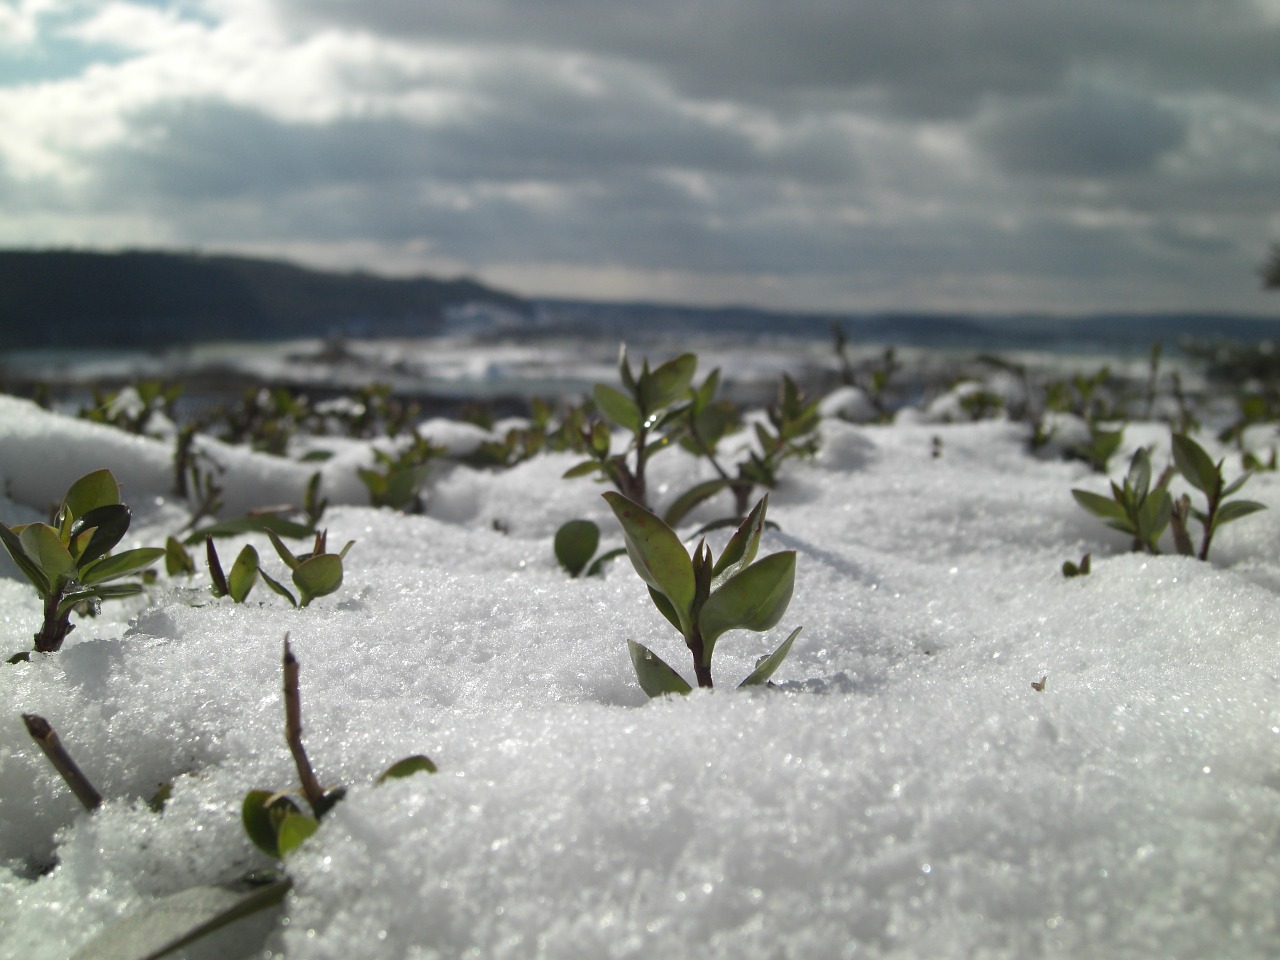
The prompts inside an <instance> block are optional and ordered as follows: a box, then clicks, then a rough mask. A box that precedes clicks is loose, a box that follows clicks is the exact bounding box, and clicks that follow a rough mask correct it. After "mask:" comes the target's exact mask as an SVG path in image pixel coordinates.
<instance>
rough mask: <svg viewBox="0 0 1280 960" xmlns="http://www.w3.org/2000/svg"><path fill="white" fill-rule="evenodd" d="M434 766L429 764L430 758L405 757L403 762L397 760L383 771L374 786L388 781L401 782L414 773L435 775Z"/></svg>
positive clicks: (417, 755)
mask: <svg viewBox="0 0 1280 960" xmlns="http://www.w3.org/2000/svg"><path fill="white" fill-rule="evenodd" d="M435 772H436V765H435V764H434V763H432V762H431V758H430V757H424V756H423V755H422V754H420V753H418V754H414V755H413V756H412V757H405V758H404V759H403V760H397V761H396V762H395V763H393V764H392V765H391V766H389V767H387V769H385V770H383V771H382V773H381V775H379V777H378V779H377V780H375V781H374V783H375V784H379V783H386V782H387V781H388V780H403V779H404V778H405V777H412V776H413V775H414V774H415V773H435Z"/></svg>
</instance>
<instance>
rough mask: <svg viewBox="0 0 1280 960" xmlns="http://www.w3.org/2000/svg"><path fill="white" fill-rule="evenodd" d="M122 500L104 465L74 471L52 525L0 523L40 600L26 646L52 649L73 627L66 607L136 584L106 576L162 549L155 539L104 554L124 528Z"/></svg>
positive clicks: (131, 570)
mask: <svg viewBox="0 0 1280 960" xmlns="http://www.w3.org/2000/svg"><path fill="white" fill-rule="evenodd" d="M129 521H130V513H129V508H128V507H127V506H126V505H125V504H123V503H121V502H120V485H119V484H118V483H117V482H116V478H115V477H114V476H113V475H112V473H111V471H110V470H97V471H94V472H93V473H89V474H86V475H85V476H83V477H81V478H80V479H79V480H77V481H76V482H75V483H73V484H72V485H71V486H70V488H68V490H67V493H66V495H65V496H64V497H63V499H62V504H61V506H59V507H58V510H57V513H56V514H55V515H54V518H53V523H52V525H50V524H47V523H27V524H20V525H19V526H16V527H8V526H5V525H4V524H3V523H0V541H2V542H3V543H4V546H5V549H6V550H8V551H9V555H10V556H11V557H13V562H14V563H15V564H17V566H18V569H19V570H21V571H22V573H23V575H24V576H25V577H26V578H27V579H28V580H30V581H31V583H32V585H34V586H35V588H36V590H37V591H38V592H39V593H40V596H41V597H42V598H43V600H44V623H43V625H42V626H41V628H40V632H39V633H37V634H36V635H35V646H34V650H35V652H37V653H52V652H54V651H56V650H58V649H60V648H61V647H62V643H63V641H64V640H65V639H66V637H67V634H69V633H70V632H71V631H72V630H74V629H75V626H74V625H73V624H72V623H71V614H72V612H73V611H75V610H77V608H79V609H82V610H90V611H91V610H93V609H94V608H95V607H96V606H97V605H98V604H99V603H101V602H102V601H103V600H111V599H116V598H119V597H129V596H133V595H134V594H137V593H141V592H142V585H141V584H140V583H113V582H111V581H115V580H121V579H123V578H125V577H128V576H131V575H133V574H136V573H141V572H142V571H143V570H145V569H146V568H147V567H149V566H151V565H152V564H153V563H155V562H156V561H157V560H159V559H160V558H161V557H163V556H164V554H165V551H164V550H163V549H161V548H158V547H140V548H138V549H135V550H126V551H124V552H123V553H118V554H114V555H112V554H111V549H112V548H113V547H114V546H115V545H116V544H118V543H119V542H120V541H121V540H122V539H124V535H125V533H126V532H128V529H129Z"/></svg>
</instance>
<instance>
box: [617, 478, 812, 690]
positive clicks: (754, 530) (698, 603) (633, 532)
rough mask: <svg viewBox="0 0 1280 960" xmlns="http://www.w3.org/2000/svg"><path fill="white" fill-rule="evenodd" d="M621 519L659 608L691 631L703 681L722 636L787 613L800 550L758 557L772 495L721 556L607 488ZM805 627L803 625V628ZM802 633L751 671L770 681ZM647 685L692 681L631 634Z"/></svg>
mask: <svg viewBox="0 0 1280 960" xmlns="http://www.w3.org/2000/svg"><path fill="white" fill-rule="evenodd" d="M604 497H605V500H606V501H607V502H608V503H609V506H610V507H611V508H612V510H613V512H614V514H615V516H617V518H618V522H619V523H620V524H621V525H622V532H623V538H624V540H625V542H626V547H627V554H628V556H630V558H631V562H632V565H633V566H634V567H635V569H636V572H637V573H638V574H639V575H640V578H641V579H642V580H644V582H645V583H646V584H647V585H648V587H649V596H650V598H651V599H652V600H653V603H654V605H655V606H656V607H657V608H658V610H659V612H660V613H662V615H663V616H664V617H666V619H667V620H668V621H669V622H670V623H671V625H672V626H674V627H675V628H676V629H677V630H678V631H679V632H680V634H681V636H683V637H684V640H685V645H686V646H687V647H688V648H689V650H690V652H691V653H692V654H693V658H694V672H695V674H696V676H697V680H698V685H699V686H701V687H710V686H712V681H711V659H712V654H713V652H714V650H715V645H716V642H717V641H718V640H719V638H720V637H721V636H722V635H723V634H725V633H726V632H728V631H729V630H753V631H757V632H764V631H766V630H770V629H772V628H773V627H774V626H776V625H777V624H778V622H779V621H780V620H781V619H782V615H783V614H784V613H785V612H786V608H787V605H788V604H789V603H790V601H791V594H792V591H793V590H794V588H795V559H796V558H795V551H791V550H787V551H782V552H780V553H774V554H770V555H769V556H767V557H764V558H763V559H761V560H758V561H757V560H756V559H755V558H756V553H757V552H758V550H759V546H760V536H761V534H762V533H763V531H764V526H765V513H766V511H767V509H768V497H765V498H763V499H761V500H760V502H759V503H757V504H756V506H755V508H754V509H753V510H752V511H751V512H750V514H748V516H747V518H746V519H745V520H744V521H743V522H742V524H741V525H740V526H739V527H738V529H737V531H736V532H735V533H734V534H733V536H732V537H731V538H730V540H729V543H728V544H727V545H726V546H725V549H724V551H723V553H721V555H720V558H719V559H718V560H716V559H714V558H713V557H712V554H711V550H710V548H709V547H708V546H707V545H706V543H705V541H704V542H700V543H699V544H698V546H697V547H696V548H695V549H694V551H693V555H692V556H690V555H689V553H688V552H687V551H686V550H685V547H684V544H683V543H681V541H680V538H679V537H678V536H677V535H676V533H675V532H674V531H673V530H672V529H671V528H670V527H668V526H667V525H666V524H665V523H664V522H663V521H662V520H661V519H660V518H659V517H657V516H656V515H655V514H653V513H651V512H650V511H648V510H646V509H645V508H644V507H642V506H640V505H639V504H637V503H634V502H632V501H630V500H628V499H627V498H625V497H623V496H621V495H620V494H617V493H606V494H604ZM798 632H799V631H796V633H798ZM795 635H796V634H795V633H792V635H791V636H790V637H788V638H787V640H786V641H785V642H784V643H783V644H782V646H780V647H779V648H778V650H777V651H775V652H774V654H773V655H771V656H770V657H766V658H765V659H764V660H763V661H761V664H760V665H758V666H757V670H756V671H755V672H754V673H753V674H752V675H751V677H748V681H750V683H753V684H754V683H763V682H765V681H766V680H767V679H768V677H769V676H770V675H771V674H772V673H773V671H774V670H776V669H777V667H778V665H779V664H780V663H781V662H782V660H783V658H784V657H785V656H786V655H787V652H788V651H789V650H790V649H791V643H792V642H793V641H794V639H795ZM628 643H629V649H630V651H631V661H632V664H633V665H634V666H635V669H636V676H637V677H638V678H639V680H640V685H641V687H642V688H643V689H644V690H645V692H646V693H648V694H649V695H650V696H658V695H660V694H662V693H687V692H688V691H689V689H690V687H689V685H688V684H687V683H686V682H685V681H684V680H683V678H681V677H680V676H679V675H678V674H676V673H675V671H674V670H672V669H671V667H669V666H668V665H667V664H666V663H664V662H663V661H662V659H661V658H659V657H658V656H657V655H656V654H654V653H653V652H652V651H650V650H648V649H647V648H645V647H644V646H642V645H641V644H638V643H634V642H632V641H628Z"/></svg>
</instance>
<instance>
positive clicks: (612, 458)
mask: <svg viewBox="0 0 1280 960" xmlns="http://www.w3.org/2000/svg"><path fill="white" fill-rule="evenodd" d="M697 365H698V358H697V357H696V356H694V355H693V354H692V353H685V354H681V355H680V356H678V357H675V358H674V359H672V360H668V361H667V362H666V363H663V364H662V365H661V366H659V367H657V368H656V369H653V370H650V369H649V361H647V360H646V361H645V362H644V363H643V365H642V366H641V368H640V371H639V373H638V374H637V373H636V372H635V371H633V370H632V369H631V363H630V362H629V361H628V360H627V350H626V347H625V346H624V347H623V348H622V350H621V352H620V354H619V357H618V373H619V376H620V378H621V380H622V388H623V389H622V390H618V389H616V388H615V387H611V386H608V385H607V384H603V383H597V384H596V386H595V389H594V390H593V391H592V398H593V399H594V400H595V404H596V408H597V409H598V410H599V411H600V413H601V414H602V415H603V416H604V417H605V419H607V420H608V421H610V422H611V423H613V424H614V425H615V426H619V427H622V428H623V429H625V430H628V431H630V433H631V443H630V444H629V445H628V446H627V449H626V450H624V451H623V452H622V453H619V454H613V453H611V452H610V451H611V442H612V436H611V433H610V430H609V428H608V427H607V426H606V425H605V424H604V423H601V422H596V423H595V424H593V425H592V426H591V427H590V428H587V429H586V430H585V431H584V433H583V435H582V443H581V444H580V448H581V449H582V450H583V452H585V453H587V455H588V456H589V457H590V459H589V460H587V461H585V462H583V463H580V464H578V465H577V466H575V467H572V468H570V469H569V470H568V471H567V472H566V473H565V476H566V477H578V476H587V475H590V474H598V475H599V476H601V477H603V478H604V479H606V480H608V481H609V482H610V483H612V484H613V485H614V487H616V488H617V489H618V490H619V491H620V492H621V493H622V495H623V496H625V497H626V498H627V499H628V500H633V501H635V502H636V503H639V504H645V505H646V508H647V503H648V500H647V491H648V479H647V477H646V468H647V466H648V462H649V458H650V457H651V456H652V455H653V454H654V453H656V452H657V451H658V450H661V449H663V448H664V447H666V446H668V445H669V443H670V441H669V440H668V439H667V438H666V437H664V436H661V435H660V434H661V431H662V429H663V428H664V427H665V426H667V424H668V423H670V422H671V421H672V420H673V419H674V418H676V417H678V416H681V415H682V414H683V413H684V412H685V410H686V408H685V407H682V406H681V407H678V406H677V404H680V403H681V401H684V400H687V399H688V396H689V388H690V385H691V384H692V382H693V374H694V371H695V370H696V368H697ZM655 435H657V439H652V438H653V437H654V436H655Z"/></svg>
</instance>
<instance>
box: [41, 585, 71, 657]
mask: <svg viewBox="0 0 1280 960" xmlns="http://www.w3.org/2000/svg"><path fill="white" fill-rule="evenodd" d="M61 603H62V590H61V589H60V588H55V589H54V590H53V592H52V593H50V594H49V595H48V596H47V597H45V598H44V625H43V626H41V628H40V632H39V633H37V634H36V636H35V641H36V643H35V650H36V653H55V652H57V651H58V650H60V649H62V641H63V640H65V639H67V634H69V633H70V632H71V631H72V630H74V629H75V627H74V626H72V624H71V611H70V610H68V611H67V612H66V613H64V614H59V613H58V607H59V605H60V604H61Z"/></svg>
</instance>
